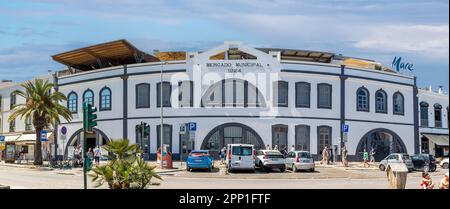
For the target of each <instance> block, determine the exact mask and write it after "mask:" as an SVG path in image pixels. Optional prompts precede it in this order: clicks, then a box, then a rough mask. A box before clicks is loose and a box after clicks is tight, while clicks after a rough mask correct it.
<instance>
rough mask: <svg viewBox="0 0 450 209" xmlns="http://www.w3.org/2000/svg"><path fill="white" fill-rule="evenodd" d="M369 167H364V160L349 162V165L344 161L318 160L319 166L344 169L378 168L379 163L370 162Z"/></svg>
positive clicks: (317, 164)
mask: <svg viewBox="0 0 450 209" xmlns="http://www.w3.org/2000/svg"><path fill="white" fill-rule="evenodd" d="M369 165H370V166H369V167H364V163H363V162H348V166H347V167H345V166H344V165H343V164H342V162H335V163H334V164H329V165H326V164H320V161H316V166H317V167H325V168H327V167H330V168H339V169H344V170H378V169H379V168H378V165H379V163H369Z"/></svg>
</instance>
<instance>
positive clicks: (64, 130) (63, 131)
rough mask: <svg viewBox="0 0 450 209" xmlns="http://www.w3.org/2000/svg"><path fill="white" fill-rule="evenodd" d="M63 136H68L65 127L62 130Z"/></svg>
mask: <svg viewBox="0 0 450 209" xmlns="http://www.w3.org/2000/svg"><path fill="white" fill-rule="evenodd" d="M61 134H62V135H66V134H67V128H66V127H65V126H63V127H62V128H61Z"/></svg>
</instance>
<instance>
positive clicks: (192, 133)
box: [189, 131, 195, 141]
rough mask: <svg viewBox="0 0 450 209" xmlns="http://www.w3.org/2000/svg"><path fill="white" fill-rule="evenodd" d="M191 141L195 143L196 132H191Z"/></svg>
mask: <svg viewBox="0 0 450 209" xmlns="http://www.w3.org/2000/svg"><path fill="white" fill-rule="evenodd" d="M189 141H195V132H194V131H191V132H189Z"/></svg>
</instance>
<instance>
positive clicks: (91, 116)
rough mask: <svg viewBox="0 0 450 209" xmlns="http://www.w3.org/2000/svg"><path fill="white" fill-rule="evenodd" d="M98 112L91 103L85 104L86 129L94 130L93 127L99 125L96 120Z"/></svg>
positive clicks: (84, 121) (84, 119)
mask: <svg viewBox="0 0 450 209" xmlns="http://www.w3.org/2000/svg"><path fill="white" fill-rule="evenodd" d="M96 112H97V108H95V107H92V105H91V104H87V103H84V104H83V113H84V115H83V116H84V117H83V123H84V124H83V127H84V130H85V131H87V132H92V128H93V127H95V126H97V122H96V121H95V119H97V115H96V114H95V113H96Z"/></svg>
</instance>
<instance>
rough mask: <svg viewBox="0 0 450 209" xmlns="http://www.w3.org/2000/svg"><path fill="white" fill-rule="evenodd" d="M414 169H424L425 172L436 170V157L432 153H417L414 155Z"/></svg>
mask: <svg viewBox="0 0 450 209" xmlns="http://www.w3.org/2000/svg"><path fill="white" fill-rule="evenodd" d="M411 158H412V162H413V165H414V170H423V171H425V172H429V171H431V172H434V171H436V167H437V166H436V158H435V157H434V156H433V155H430V154H415V155H413V156H412V157H411Z"/></svg>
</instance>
